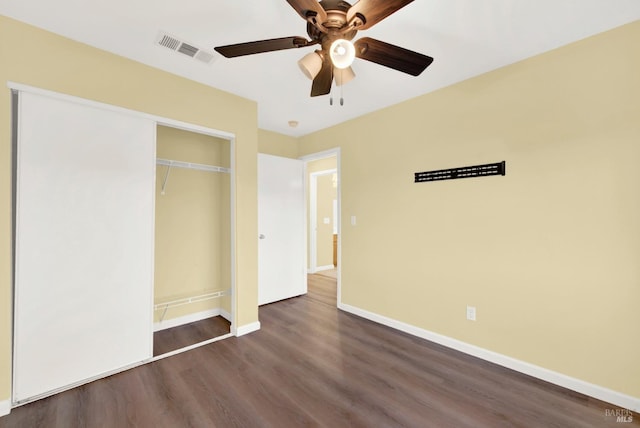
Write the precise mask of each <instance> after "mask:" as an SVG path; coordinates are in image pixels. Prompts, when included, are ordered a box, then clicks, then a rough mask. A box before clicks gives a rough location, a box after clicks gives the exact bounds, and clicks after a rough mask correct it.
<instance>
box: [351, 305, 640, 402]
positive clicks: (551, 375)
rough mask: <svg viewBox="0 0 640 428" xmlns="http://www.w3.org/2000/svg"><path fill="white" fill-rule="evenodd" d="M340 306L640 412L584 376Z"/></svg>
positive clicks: (623, 397)
mask: <svg viewBox="0 0 640 428" xmlns="http://www.w3.org/2000/svg"><path fill="white" fill-rule="evenodd" d="M338 308H339V309H341V310H343V311H345V312H349V313H351V314H354V315H357V316H359V317H362V318H366V319H368V320H370V321H373V322H376V323H378V324H383V325H386V326H387V327H391V328H394V329H396V330H400V331H403V332H405V333H408V334H411V335H413V336H417V337H420V338H422V339H426V340H429V341H431V342H435V343H438V344H440V345H443V346H446V347H448V348H451V349H455V350H457V351H460V352H464V353H465V354H469V355H472V356H474V357H478V358H481V359H483V360H485V361H489V362H492V363H494V364H498V365H500V366H503V367H507V368H509V369H511V370H515V371H518V372H520V373H524V374H527V375H529V376H533V377H535V378H538V379H541V380H544V381H546V382H550V383H553V384H555V385H558V386H561V387H563V388H567V389H570V390H572V391H576V392H579V393H581V394H585V395H588V396H590V397H593V398H597V399H598V400H602V401H605V402H607V403H611V404H614V405H616V406H620V407H622V408H625V409H628V410H633V411H634V412H640V398H638V397H632V396H630V395H626V394H622V393H620V392H617V391H613V390H611V389H608V388H604V387H602V386H598V385H594V384H592V383H589V382H585V381H583V380H580V379H576V378H572V377H570V376H567V375H564V374H562V373H558V372H554V371H552V370H548V369H545V368H543V367H539V366H536V365H533V364H530V363H527V362H525V361H521V360H518V359H515V358H512V357H508V356H506V355H502V354H499V353H497V352H493V351H489V350H487V349H484V348H481V347H479V346H475V345H471V344H468V343H466V342H462V341H460V340H457V339H453V338H451V337H448V336H444V335H441V334H438V333H434V332H432V331H429V330H425V329H422V328H419V327H416V326H413V325H410V324H406V323H403V322H401V321H397V320H394V319H392V318H388V317H385V316H383V315H378V314H375V313H373V312H369V311H366V310H364V309H360V308H357V307H355V306H351V305H347V304H344V303H339V304H338Z"/></svg>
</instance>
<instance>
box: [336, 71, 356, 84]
mask: <svg viewBox="0 0 640 428" xmlns="http://www.w3.org/2000/svg"><path fill="white" fill-rule="evenodd" d="M354 77H356V73H354V72H353V68H351V67H347V68H334V69H333V78H334V80H335V81H336V85H338V86H342V85H344V84H345V83H349V82H351V81H352V80H353V78H354Z"/></svg>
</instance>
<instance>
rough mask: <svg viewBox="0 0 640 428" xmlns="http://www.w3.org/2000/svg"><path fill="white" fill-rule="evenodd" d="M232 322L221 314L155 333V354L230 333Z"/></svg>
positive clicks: (155, 355)
mask: <svg viewBox="0 0 640 428" xmlns="http://www.w3.org/2000/svg"><path fill="white" fill-rule="evenodd" d="M230 327H231V324H230V323H229V321H227V320H226V319H224V318H223V317H221V316H217V317H211V318H207V319H204V320H200V321H195V322H192V323H189V324H184V325H181V326H178V327H173V328H168V329H166V330H160V331H156V332H155V333H153V356H154V357H157V356H158V355H162V354H166V353H167V352H171V351H175V350H177V349H181V348H184V347H187V346H190V345H195V344H196V343H200V342H204V341H205V340H209V339H213V338H215V337H218V336H222V335H224V334H227V333H229V331H230Z"/></svg>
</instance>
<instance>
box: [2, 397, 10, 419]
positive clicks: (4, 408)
mask: <svg viewBox="0 0 640 428" xmlns="http://www.w3.org/2000/svg"><path fill="white" fill-rule="evenodd" d="M9 413H11V400H4V401H0V417H1V416H6V415H8V414H9Z"/></svg>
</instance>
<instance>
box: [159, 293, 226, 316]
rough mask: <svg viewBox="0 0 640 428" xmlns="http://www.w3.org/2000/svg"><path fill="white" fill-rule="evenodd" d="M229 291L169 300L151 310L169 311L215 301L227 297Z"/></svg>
mask: <svg viewBox="0 0 640 428" xmlns="http://www.w3.org/2000/svg"><path fill="white" fill-rule="evenodd" d="M229 291H230V290H220V291H214V292H211V293H205V294H198V295H196V296H189V297H183V298H181V299H175V300H170V301H168V302H162V303H157V304H155V305H154V306H153V309H154V310H156V311H158V310H160V309H169V308H173V307H175V306H182V305H188V304H189V303H196V302H202V301H205V300H211V299H217V298H219V297H222V296H227V295H228V294H229Z"/></svg>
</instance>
